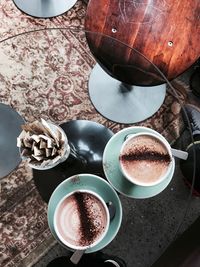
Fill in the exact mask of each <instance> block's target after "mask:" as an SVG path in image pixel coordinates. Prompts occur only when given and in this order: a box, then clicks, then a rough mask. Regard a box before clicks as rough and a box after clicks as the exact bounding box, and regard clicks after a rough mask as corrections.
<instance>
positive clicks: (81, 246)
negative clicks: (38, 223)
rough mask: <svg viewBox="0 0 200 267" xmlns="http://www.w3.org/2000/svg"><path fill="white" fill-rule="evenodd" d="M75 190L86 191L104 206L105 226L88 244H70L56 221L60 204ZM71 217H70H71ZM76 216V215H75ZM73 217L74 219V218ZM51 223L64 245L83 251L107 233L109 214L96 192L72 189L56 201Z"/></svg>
mask: <svg viewBox="0 0 200 267" xmlns="http://www.w3.org/2000/svg"><path fill="white" fill-rule="evenodd" d="M76 192H80V193H87V194H89V195H92V196H93V197H95V198H96V199H97V200H98V201H99V202H100V203H101V205H102V207H103V208H104V215H105V216H106V223H105V227H104V231H103V232H102V233H101V235H100V236H99V237H98V238H97V239H95V240H94V242H93V243H90V244H89V245H86V246H84V245H75V244H71V243H70V242H69V240H66V239H65V238H64V236H63V234H61V230H59V227H60V226H58V224H60V223H59V222H58V220H59V214H58V213H59V209H60V206H61V205H62V204H63V202H64V201H65V200H66V199H67V198H69V197H70V196H72V195H73V194H75V193H76ZM73 212H74V213H72V217H73V216H74V214H75V213H76V211H75V209H73ZM72 217H71V218H72ZM75 217H76V215H75ZM75 217H73V218H74V219H75V220H76V218H75ZM53 223H54V229H55V232H56V235H57V237H58V238H59V240H60V241H61V242H62V243H63V244H64V245H65V246H67V247H68V248H70V249H72V250H81V251H84V250H86V249H87V248H91V247H94V246H96V245H97V244H98V243H100V242H101V240H102V239H103V238H104V237H105V235H106V234H107V232H108V229H109V225H110V215H109V210H108V207H107V205H106V203H105V201H104V200H103V199H102V197H100V196H99V195H98V194H96V193H95V192H93V191H90V190H76V191H73V192H71V193H69V194H67V195H66V196H64V197H63V198H62V199H61V200H60V202H59V203H58V205H57V207H56V210H55V213H54V220H53Z"/></svg>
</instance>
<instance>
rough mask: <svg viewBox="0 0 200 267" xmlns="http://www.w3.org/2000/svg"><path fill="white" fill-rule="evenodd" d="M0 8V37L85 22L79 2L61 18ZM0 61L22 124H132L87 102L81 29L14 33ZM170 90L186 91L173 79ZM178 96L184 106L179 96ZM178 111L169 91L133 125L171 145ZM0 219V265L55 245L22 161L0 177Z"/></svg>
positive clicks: (3, 84) (29, 258) (1, 77)
mask: <svg viewBox="0 0 200 267" xmlns="http://www.w3.org/2000/svg"><path fill="white" fill-rule="evenodd" d="M0 7H1V9H0V16H1V22H0V24H1V27H0V29H1V37H0V40H3V39H5V38H7V37H11V36H13V35H14V34H17V33H22V32H24V31H27V30H33V29H42V28H44V27H68V26H75V27H79V26H83V25H84V15H85V4H83V2H82V1H78V2H77V3H76V5H75V6H74V7H73V8H72V9H71V10H70V11H69V12H67V13H66V14H65V15H63V16H59V17H56V18H53V19H46V20H43V19H34V18H31V17H29V16H26V15H25V14H22V13H21V12H20V11H19V10H18V9H17V8H16V7H15V5H14V4H13V2H12V1H0ZM0 58H1V60H0V88H1V90H0V101H1V102H2V103H5V104H8V105H10V106H12V107H13V108H14V109H15V110H16V111H17V112H19V114H20V115H21V116H22V117H23V118H24V119H25V120H26V121H27V122H31V121H34V120H36V119H39V118H41V117H43V118H44V119H46V120H50V121H53V122H55V123H56V124H60V123H63V122H66V121H69V120H72V119H86V120H92V121H95V122H98V123H101V124H103V125H105V126H106V127H108V128H110V129H111V130H112V131H113V132H114V133H116V132H117V131H119V130H120V129H123V128H124V127H128V126H131V125H123V124H120V125H119V124H117V123H114V122H111V121H109V120H107V119H106V118H104V117H102V116H101V115H100V114H99V113H97V111H96V110H95V108H94V107H93V105H92V104H91V102H90V99H89V96H88V79H89V75H90V73H91V70H92V68H93V66H94V65H95V60H94V58H93V56H92V55H91V53H90V51H89V49H88V47H87V44H86V40H85V35H84V32H82V31H71V30H63V31H61V30H42V31H37V32H33V33H29V34H25V35H20V36H17V37H15V38H11V39H8V40H7V41H5V42H2V43H0ZM174 85H175V87H176V86H177V87H179V88H181V89H182V90H183V91H184V90H187V86H185V85H184V84H183V83H182V82H180V81H179V80H176V81H174ZM180 99H181V102H182V103H183V102H184V97H182V95H181V94H180ZM180 108H181V107H180V104H179V102H178V101H177V100H176V98H175V97H174V96H173V92H172V91H171V90H170V89H169V90H168V92H167V95H166V98H165V102H164V103H163V105H162V107H161V108H160V109H159V111H158V112H157V113H156V114H154V115H153V116H152V117H151V118H149V119H148V120H146V121H144V122H142V123H138V124H137V125H143V126H146V127H150V128H153V129H157V130H158V131H159V132H160V133H162V134H163V135H164V136H165V137H166V138H167V139H168V140H169V141H170V142H174V141H175V140H176V139H177V137H178V136H179V135H180V133H181V131H182V129H183V125H182V123H181V119H180V118H181V115H180ZM0 218H1V219H0V240H1V242H0V266H4V267H13V266H15V267H17V266H18V267H19V266H24V267H28V266H32V265H33V264H34V263H35V262H36V261H38V260H39V259H40V258H41V257H42V255H44V253H45V252H46V251H48V249H50V248H51V247H52V246H53V245H54V244H55V242H56V241H55V240H54V239H53V237H52V235H51V233H50V230H49V228H48V224H47V204H46V203H44V201H43V200H42V199H41V197H40V195H39V193H38V192H37V189H36V187H35V185H34V182H33V179H32V171H31V169H30V168H29V167H28V166H27V165H26V164H25V163H21V164H20V165H19V166H18V168H17V169H16V170H14V171H13V172H12V173H11V174H10V175H8V176H7V177H5V178H3V179H2V180H1V195H0Z"/></svg>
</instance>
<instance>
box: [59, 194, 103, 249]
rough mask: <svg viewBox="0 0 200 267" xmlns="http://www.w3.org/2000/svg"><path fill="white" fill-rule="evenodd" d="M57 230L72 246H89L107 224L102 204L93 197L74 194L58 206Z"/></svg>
mask: <svg viewBox="0 0 200 267" xmlns="http://www.w3.org/2000/svg"><path fill="white" fill-rule="evenodd" d="M56 221H57V228H58V231H59V233H60V235H61V236H62V238H63V239H64V240H66V241H67V242H68V243H69V244H71V245H74V246H89V245H91V244H93V243H94V242H95V241H97V240H98V239H99V238H100V237H101V235H102V234H103V233H104V231H105V227H106V224H107V216H106V211H105V208H104V206H103V204H102V203H101V202H100V201H99V199H98V198H96V197H95V196H94V195H92V194H90V193H85V192H75V193H74V194H73V195H71V196H69V197H68V198H66V199H65V200H64V201H63V202H62V204H61V205H60V207H59V209H58V212H57V216H56Z"/></svg>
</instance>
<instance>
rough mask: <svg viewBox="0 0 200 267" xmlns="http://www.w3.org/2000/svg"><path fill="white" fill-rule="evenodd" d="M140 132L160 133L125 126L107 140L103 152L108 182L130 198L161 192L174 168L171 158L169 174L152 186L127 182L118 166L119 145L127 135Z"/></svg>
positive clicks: (144, 196) (170, 177) (168, 181)
mask: <svg viewBox="0 0 200 267" xmlns="http://www.w3.org/2000/svg"><path fill="white" fill-rule="evenodd" d="M140 132H150V133H154V134H156V135H159V136H161V137H162V138H163V136H162V135H160V134H159V133H158V132H156V131H154V130H152V129H150V128H146V127H138V126H136V127H128V128H125V129H123V130H121V131H119V132H118V133H116V134H115V135H114V136H112V137H111V139H110V140H109V141H108V143H107V145H106V147H105V150H104V154H103V169H104V173H105V175H106V178H107V179H108V181H109V183H110V184H111V185H112V186H113V187H114V188H115V189H116V190H117V191H118V192H119V193H121V194H122V195H125V196H127V197H131V198H138V199H139V198H141V199H144V198H149V197H153V196H155V195H157V194H159V193H161V192H162V191H163V190H164V189H165V188H166V187H167V186H168V184H169V183H170V181H171V179H172V177H173V174H174V169H175V161H174V158H173V159H172V169H171V172H170V174H169V176H168V177H167V178H166V179H165V180H164V181H163V182H161V183H159V184H157V185H154V186H148V187H147V186H138V185H134V184H132V183H131V182H129V181H128V180H127V179H126V178H125V177H124V176H123V174H122V172H121V170H120V166H119V153H120V149H121V146H122V144H123V142H124V140H125V139H126V137H127V135H129V134H134V133H140Z"/></svg>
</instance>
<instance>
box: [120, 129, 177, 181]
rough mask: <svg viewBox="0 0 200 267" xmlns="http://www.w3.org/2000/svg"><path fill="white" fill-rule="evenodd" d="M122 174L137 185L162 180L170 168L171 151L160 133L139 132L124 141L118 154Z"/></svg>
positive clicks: (167, 174)
mask: <svg viewBox="0 0 200 267" xmlns="http://www.w3.org/2000/svg"><path fill="white" fill-rule="evenodd" d="M119 165H120V169H121V172H122V174H123V176H124V177H125V178H126V179H128V180H129V181H130V182H131V183H133V184H135V185H139V186H154V185H157V184H159V183H160V182H162V181H164V180H165V179H166V178H167V177H168V176H169V174H170V171H171V168H172V152H171V147H170V145H169V143H168V142H167V140H166V139H165V138H164V137H163V136H161V135H160V134H154V133H146V132H140V133H137V134H131V135H129V136H128V137H127V139H126V140H125V141H124V143H123V145H122V147H121V150H120V155H119Z"/></svg>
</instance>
